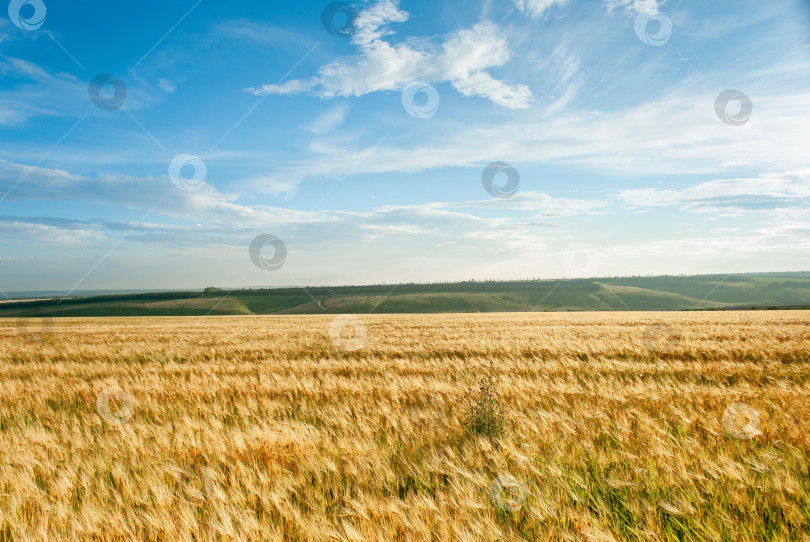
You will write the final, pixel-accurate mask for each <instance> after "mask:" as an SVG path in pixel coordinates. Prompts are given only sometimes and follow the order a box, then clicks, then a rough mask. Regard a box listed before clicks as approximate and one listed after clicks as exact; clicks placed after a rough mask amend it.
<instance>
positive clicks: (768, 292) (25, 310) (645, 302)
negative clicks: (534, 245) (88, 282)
mask: <svg viewBox="0 0 810 542" xmlns="http://www.w3.org/2000/svg"><path fill="white" fill-rule="evenodd" d="M802 306H804V307H806V306H810V273H761V274H745V275H728V276H726V275H701V276H688V277H680V276H677V277H676V276H659V277H625V278H602V279H590V280H562V281H558V280H532V281H511V282H499V281H487V282H459V283H438V284H402V285H378V286H344V287H312V288H278V289H250V290H232V291H223V290H219V289H216V288H208V289H206V291H205V292H199V291H197V292H156V293H138V294H116V295H101V296H93V297H81V298H71V299H37V300H29V301H15V302H6V303H3V304H2V305H0V317H9V318H18V317H63V316H65V317H66V316H203V315H239V314H244V315H250V314H330V313H334V314H338V313H356V314H363V313H371V312H375V313H441V312H512V311H612V310H698V309H732V308H735V309H741V308H742V309H748V308H772V307H786V308H787V307H802Z"/></svg>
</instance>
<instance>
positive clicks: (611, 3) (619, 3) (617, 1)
mask: <svg viewBox="0 0 810 542" xmlns="http://www.w3.org/2000/svg"><path fill="white" fill-rule="evenodd" d="M604 2H605V5H607V8H608V11H612V10H614V9H616V8H625V9H627V10H629V11H635V12H636V13H647V14H649V15H657V14H658V13H659V11H660V7H661V4H663V3H664V2H666V0H604Z"/></svg>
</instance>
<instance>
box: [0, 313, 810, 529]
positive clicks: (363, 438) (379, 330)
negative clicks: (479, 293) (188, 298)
mask: <svg viewBox="0 0 810 542" xmlns="http://www.w3.org/2000/svg"><path fill="white" fill-rule="evenodd" d="M344 324H348V325H345V326H344ZM341 327H342V329H341ZM0 340H2V342H1V343H0V356H1V357H0V540H15V541H27V540H43V541H44V540H49V541H52V540H169V541H172V540H200V541H204V540H298V541H321V540H323V541H327V540H350V541H362V540H375V541H400V540H401V541H420V542H422V541H430V540H435V541H445V540H447V541H450V540H453V541H455V540H461V541H476V542H478V541H495V540H730V541H737V540H768V539H772V540H806V539H808V538H809V537H810V453H809V452H810V437H808V434H807V432H806V428H807V427H808V423H810V366H809V365H808V358H809V357H810V313H808V312H803V311H785V312H722V313H719V312H699V313H581V314H559V313H534V314H531V313H520V314H465V315H363V316H358V317H356V319H354V320H352V319H351V318H347V317H339V318H338V319H337V320H336V317H335V316H284V317H216V318H213V317H209V318H132V319H127V318H121V319H64V320H53V321H49V322H43V321H41V320H32V321H29V322H15V321H13V320H9V321H3V322H0ZM490 362H491V363H492V367H493V371H494V382H495V385H496V389H497V392H498V394H499V400H500V402H501V405H502V408H503V413H504V418H505V428H504V432H503V433H502V434H501V435H500V436H498V437H493V438H487V437H483V436H476V435H473V434H471V433H469V431H467V429H466V427H465V423H464V417H463V414H464V412H463V410H464V394H465V392H466V391H467V389H468V388H471V387H473V386H475V385H476V382H477V381H478V380H479V379H481V378H482V376H484V375H486V374H487V372H488V370H489V367H490Z"/></svg>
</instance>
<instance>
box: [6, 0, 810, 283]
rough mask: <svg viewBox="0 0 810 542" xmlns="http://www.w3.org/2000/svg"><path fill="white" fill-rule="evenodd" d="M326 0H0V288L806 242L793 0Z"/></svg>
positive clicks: (341, 275) (398, 272)
mask: <svg viewBox="0 0 810 542" xmlns="http://www.w3.org/2000/svg"><path fill="white" fill-rule="evenodd" d="M327 4H328V2H295V3H292V2H291V3H280V2H254V1H247V2H242V3H240V4H239V5H238V6H233V5H228V4H226V3H221V2H211V1H209V0H201V1H197V0H162V1H160V2H157V1H149V0H145V1H143V2H140V3H138V5H137V7H131V8H126V9H125V8H121V7H116V6H111V5H110V3H109V2H101V1H96V0H88V1H86V2H82V3H80V5H74V4H73V3H66V2H55V1H53V0H51V1H48V0H42V1H39V0H14V1H12V2H11V4H10V7H9V16H8V17H4V18H2V19H0V198H1V201H0V231H1V232H2V235H1V236H0V288H2V290H3V291H5V292H11V291H17V290H64V291H65V292H67V291H70V290H73V289H104V288H194V287H204V286H209V285H217V286H260V285H268V286H269V285H296V284H302V285H316V284H365V283H381V282H385V283H388V282H401V281H437V280H463V279H473V278H474V279H509V278H531V277H541V278H558V277H579V276H604V275H633V274H658V273H730V272H749V271H789V270H808V269H810V265H808V256H807V255H808V253H809V251H808V249H810V153H809V152H808V148H809V146H808V143H810V136H808V133H810V131H808V128H807V127H808V126H810V86H809V85H808V83H810V78H809V77H808V75H810V70H809V69H808V68H810V3H808V2H807V1H799V0H774V1H771V2H767V3H763V2H761V1H756V2H755V1H747V0H742V1H740V0H737V1H734V2H731V1H725V0H722V1H716V2H687V1H678V0H667V1H661V0H485V1H475V0H473V1H470V0H459V1H445V2H441V3H438V4H437V3H435V2H427V1H421V0H419V1H416V0H400V1H394V0H370V1H365V2H358V3H356V4H353V5H352V6H347V5H344V6H343V7H342V9H340V10H338V12H337V15H336V18H335V19H334V22H335V25H336V26H337V27H341V26H342V25H343V23H344V22H346V21H347V20H351V22H352V26H351V29H350V31H348V32H347V33H346V34H348V35H344V36H341V35H339V34H340V32H333V33H330V32H328V31H327V28H326V27H325V26H324V24H323V21H322V15H323V12H324V9H325V8H326V7H327ZM43 14H44V15H45V18H44V21H43V20H42V15H43ZM330 28H331V27H330ZM333 34H338V35H333ZM103 74H109V76H102V77H101V78H100V79H99V78H97V76H100V75H103ZM94 80H95V81H101V83H97V84H96V85H95V86H93V85H91V82H93V81H94ZM114 85H119V95H118V96H114V95H113V94H114V91H115V89H116V87H115V86H114ZM122 87H125V88H126V94H125V96H124V95H123V94H122V93H120V89H121V88H122ZM94 89H95V91H96V92H95V96H96V100H95V102H97V103H94V101H93V99H92V98H91V94H93V90H94ZM726 90H736V91H737V92H735V93H731V94H730V96H732V98H731V99H729V100H728V103H727V105H726V106H725V107H724V106H723V103H721V104H720V106H719V109H718V105H717V102H718V97H719V98H720V99H721V100H722V98H723V96H725V95H724V94H723V92H724V91H726ZM403 96H404V99H403ZM749 101H750V102H749ZM428 102H429V103H428ZM745 103H750V104H751V106H752V111H751V112H750V114H748V113H749V112H748V111H747V110H746V109H745V105H744V104H745ZM436 106H437V107H436ZM178 157H179V158H178ZM183 157H185V158H183ZM190 157H195V160H194V161H192V162H191V164H187V165H186V166H185V167H181V166H182V165H183V164H184V163H186V162H188V161H189V160H191V158H190ZM496 162H500V163H503V164H506V165H508V166H509V167H511V168H513V170H511V169H507V170H503V169H502V168H500V169H499V168H495V169H494V170H493V171H495V170H498V171H499V173H497V174H496V175H495V176H494V183H495V184H494V188H492V189H491V190H490V191H488V190H487V189H486V188H485V186H484V184H483V182H482V175H484V173H485V171H487V168H488V166H489V165H490V164H492V163H496ZM172 163H174V164H175V165H176V168H175V170H174V171H175V179H174V180H173V179H172V177H171V174H170V165H171V164H172ZM195 164H196V166H197V168H196V169H195V167H194V165H195ZM203 166H204V171H203ZM176 171H180V176H181V177H183V178H184V179H186V180H188V182H183V179H180V178H178V177H177V174H176ZM512 171H513V172H514V173H513V174H515V173H516V175H517V177H519V186H518V188H517V190H516V191H515V192H514V194H511V193H510V194H505V193H499V192H498V190H499V188H501V189H502V188H503V187H504V184H505V183H506V181H507V173H508V172H512ZM203 173H204V175H205V177H204V182H197V181H201V180H202V175H203ZM195 175H196V177H195ZM493 194H495V195H494V196H493ZM499 194H500V196H504V197H499ZM259 235H271V236H274V237H275V238H278V239H279V240H281V242H283V243H284V246H285V247H286V259H284V261H283V265H281V266H280V267H279V266H277V265H274V266H271V267H273V269H271V270H268V269H263V268H262V266H261V265H257V264H256V262H255V261H254V260H255V258H253V259H252V258H251V255H250V252H249V251H250V246H251V242H252V241H253V240H254V239H255V238H256V237H257V236H259ZM273 247H274V245H272V244H271V245H269V246H268V247H267V250H266V251H262V253H261V254H262V255H263V256H264V257H265V258H266V259H267V260H272V259H273V257H274V254H275V253H274V248H273Z"/></svg>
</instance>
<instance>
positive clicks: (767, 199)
mask: <svg viewBox="0 0 810 542" xmlns="http://www.w3.org/2000/svg"><path fill="white" fill-rule="evenodd" d="M808 196H810V170H800V171H795V172H788V173H767V174H763V175H760V176H759V177H757V178H747V179H726V180H716V181H709V182H705V183H700V184H698V185H695V186H690V187H688V188H684V189H680V190H675V189H660V188H641V189H634V190H622V191H621V192H620V193H619V198H620V199H621V200H623V201H624V202H626V203H629V204H630V205H633V206H638V207H658V206H672V205H680V206H682V207H683V209H685V210H687V211H691V212H696V213H717V212H722V213H729V212H731V213H734V214H740V213H743V212H747V211H750V212H758V213H761V212H763V211H767V210H782V209H785V208H791V207H796V208H799V209H808V210H810V197H808Z"/></svg>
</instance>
